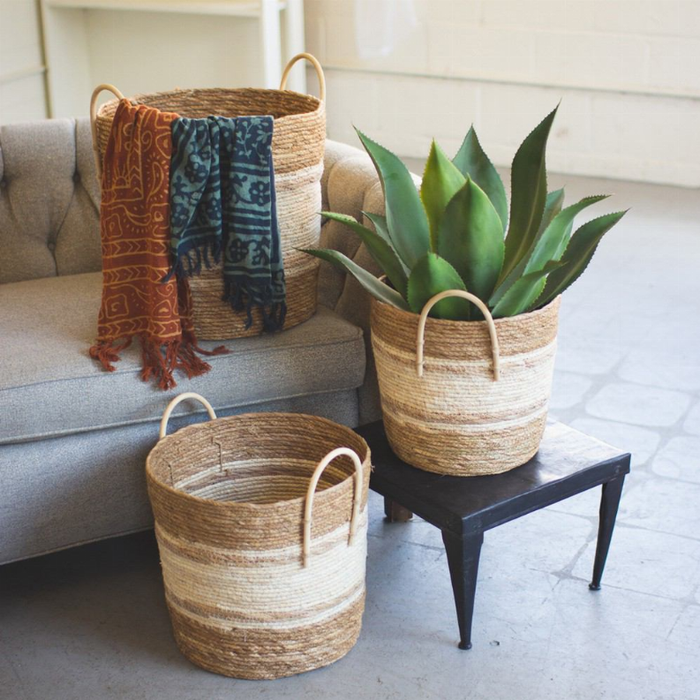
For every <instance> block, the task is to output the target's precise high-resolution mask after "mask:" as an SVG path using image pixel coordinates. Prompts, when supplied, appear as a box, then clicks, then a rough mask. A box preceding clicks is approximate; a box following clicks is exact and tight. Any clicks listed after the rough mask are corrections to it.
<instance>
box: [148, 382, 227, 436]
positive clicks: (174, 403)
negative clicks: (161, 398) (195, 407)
mask: <svg viewBox="0 0 700 700" xmlns="http://www.w3.org/2000/svg"><path fill="white" fill-rule="evenodd" d="M185 399H195V400H196V401H199V403H201V404H202V405H203V406H204V408H206V409H207V413H208V414H209V418H211V419H212V420H216V412H215V411H214V409H213V408H212V405H211V404H210V403H209V402H208V401H207V400H206V399H205V398H204V397H203V396H200V395H199V394H195V393H194V392H193V391H186V392H184V393H183V394H180V395H179V396H176V397H175V398H174V399H173V400H172V401H171V402H170V403H169V404H168V407H167V408H166V409H165V413H163V418H162V419H161V421H160V432H159V433H158V439H159V440H162V439H163V438H164V437H165V433H166V431H167V430H168V421H169V420H170V416H171V414H172V412H173V411H174V410H175V406H177V405H178V404H179V403H180V402H181V401H184V400H185Z"/></svg>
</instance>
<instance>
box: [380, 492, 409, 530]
mask: <svg viewBox="0 0 700 700" xmlns="http://www.w3.org/2000/svg"><path fill="white" fill-rule="evenodd" d="M384 515H385V516H386V521H387V522H388V523H405V522H408V521H409V520H410V519H411V518H412V517H413V513H411V511H410V510H408V508H404V507H403V506H402V505H399V504H398V503H397V502H396V501H392V500H391V499H390V498H388V497H387V496H384Z"/></svg>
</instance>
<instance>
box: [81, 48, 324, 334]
mask: <svg viewBox="0 0 700 700" xmlns="http://www.w3.org/2000/svg"><path fill="white" fill-rule="evenodd" d="M302 58H304V59H306V60H308V61H310V62H311V63H312V65H313V66H314V67H315V69H316V72H317V74H318V79H319V84H320V93H319V94H320V97H318V98H317V97H313V96H312V95H303V94H301V93H298V92H293V91H291V90H285V85H286V83H287V77H288V75H289V71H290V70H291V68H292V66H293V65H294V63H296V62H297V61H298V60H300V59H302ZM103 90H109V91H110V92H112V93H113V94H114V95H115V96H116V97H117V99H116V100H110V101H109V102H106V103H105V104H103V105H102V106H101V107H100V108H99V110H98V109H97V97H98V95H99V94H100V93H101V92H102V91H103ZM325 96H326V87H325V79H324V76H323V69H322V68H321V65H320V64H319V62H318V61H317V60H316V59H315V58H314V57H313V56H311V55H310V54H305V53H304V54H299V55H297V56H295V57H294V58H292V60H291V61H290V62H289V63H288V64H287V67H286V69H285V71H284V73H283V75H282V83H281V85H280V89H279V90H263V89H256V88H238V89H233V88H231V89H229V88H204V89H193V90H181V89H176V90H170V91H168V92H156V93H151V94H142V95H135V96H134V97H131V98H129V99H130V100H131V102H132V103H134V104H145V105H149V106H150V107H156V108H157V109H162V110H164V111H169V112H176V113H177V114H180V115H181V116H183V117H195V118H198V117H206V116H209V115H218V116H224V117H238V116H244V115H271V116H272V117H274V131H273V136H272V157H273V161H274V168H275V189H276V192H277V216H278V220H279V227H280V237H281V242H282V255H283V259H284V270H285V278H286V286H287V317H286V321H285V324H284V328H285V329H287V328H292V327H293V326H296V325H298V324H300V323H302V322H304V321H306V320H308V319H309V318H311V316H313V315H314V313H315V312H316V286H317V279H318V267H319V264H320V261H319V260H318V259H317V258H314V257H313V256H310V255H306V254H304V253H301V252H300V251H298V250H295V249H296V248H314V247H317V246H318V243H319V239H320V235H321V218H320V217H319V215H318V214H319V212H320V211H321V208H322V207H321V175H322V173H323V154H324V149H325V140H326V111H325V104H324V101H325ZM122 98H123V95H122V93H121V92H120V91H119V90H118V89H117V88H115V87H114V86H113V85H106V84H104V85H99V86H98V87H97V88H95V91H94V92H93V95H92V102H91V105H90V114H91V119H92V126H93V129H92V135H93V148H94V151H95V162H96V167H97V173H98V176H99V177H101V173H102V160H103V158H104V152H105V148H106V146H107V141H108V139H109V133H110V130H111V128H112V121H113V119H114V113H115V112H116V109H117V106H118V105H119V100H120V99H122ZM190 288H191V290H192V302H193V315H194V324H195V331H196V333H197V336H198V338H200V339H202V340H222V339H230V338H242V337H245V336H252V335H258V334H259V333H260V332H261V331H262V318H261V315H260V312H259V310H255V311H254V313H253V324H252V326H251V327H250V328H248V329H246V328H245V321H246V314H245V313H243V312H241V313H237V312H235V311H233V310H232V309H231V306H230V304H228V303H227V302H224V301H222V299H221V297H222V294H223V288H224V284H223V278H222V274H221V270H220V269H212V270H208V271H204V272H203V274H202V275H200V276H198V277H193V278H191V279H190Z"/></svg>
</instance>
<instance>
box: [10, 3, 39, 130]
mask: <svg viewBox="0 0 700 700" xmlns="http://www.w3.org/2000/svg"><path fill="white" fill-rule="evenodd" d="M44 117H46V93H45V90H44V74H43V57H42V52H41V34H40V31H39V20H38V8H37V4H36V2H35V0H0V124H10V123H13V122H22V121H29V120H32V119H43V118H44Z"/></svg>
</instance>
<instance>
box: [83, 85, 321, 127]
mask: <svg viewBox="0 0 700 700" xmlns="http://www.w3.org/2000/svg"><path fill="white" fill-rule="evenodd" d="M207 92H226V93H229V94H230V93H241V94H248V95H250V94H251V93H263V94H267V95H270V94H277V93H279V94H281V95H285V94H287V95H294V96H297V97H303V98H304V99H306V100H309V101H310V102H312V103H315V108H314V109H310V110H308V111H304V112H295V113H293V114H286V115H285V116H283V117H277V118H275V121H276V122H278V121H280V120H281V119H288V118H290V117H303V116H307V115H312V114H318V113H321V112H323V111H324V109H325V102H323V101H322V100H321V99H320V98H318V97H316V96H315V95H309V94H307V93H304V92H297V91H296V90H279V89H273V88H252V87H239V88H220V87H207V88H173V89H172V90H159V91H157V92H141V93H137V94H135V95H131V96H129V95H125V96H124V98H123V99H126V100H128V101H129V102H131V104H132V105H140V104H145V105H146V106H151V105H148V103H147V102H145V101H144V100H145V99H148V98H152V97H155V96H161V95H163V96H167V95H187V94H192V93H207ZM120 102H121V100H120V99H119V98H116V97H115V98H114V99H111V100H107V102H103V103H102V104H101V105H100V106H99V108H98V110H97V114H96V118H97V119H108V118H109V117H110V116H111V115H105V114H104V111H105V110H106V109H108V108H112V107H114V108H115V109H116V106H117V105H118V104H119V103H120ZM153 109H157V110H158V111H159V112H162V111H163V110H162V109H160V108H159V107H153ZM166 111H167V110H166ZM261 116H262V115H261Z"/></svg>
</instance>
